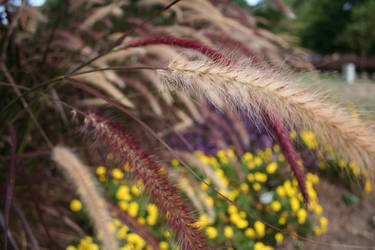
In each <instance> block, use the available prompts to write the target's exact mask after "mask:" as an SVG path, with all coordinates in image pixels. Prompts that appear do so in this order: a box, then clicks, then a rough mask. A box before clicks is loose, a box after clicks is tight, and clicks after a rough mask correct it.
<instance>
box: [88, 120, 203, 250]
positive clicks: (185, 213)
mask: <svg viewBox="0 0 375 250" xmlns="http://www.w3.org/2000/svg"><path fill="white" fill-rule="evenodd" d="M85 126H86V129H87V128H88V127H90V126H92V127H93V128H94V132H95V137H96V138H97V139H98V140H100V142H102V143H104V145H106V146H107V149H108V150H109V151H110V152H112V153H113V154H114V155H115V156H116V157H117V159H118V160H120V161H121V162H122V163H127V164H128V166H129V171H130V173H131V174H132V175H133V176H134V177H135V178H136V179H137V180H142V181H143V183H144V186H145V190H146V191H147V192H148V193H149V194H150V196H151V198H152V199H154V201H155V203H156V204H157V206H158V207H159V208H160V209H161V210H162V211H163V213H164V215H165V217H166V219H167V223H168V226H169V227H170V228H171V229H172V230H173V231H174V232H175V234H176V237H177V239H178V241H179V244H180V247H181V248H182V249H209V248H208V247H207V245H206V243H205V242H204V237H203V234H202V233H201V232H200V230H199V229H198V228H197V227H195V226H194V225H193V224H194V222H195V220H194V219H193V217H192V211H191V210H190V209H189V208H188V207H187V206H186V205H185V204H184V202H183V200H182V199H181V197H180V195H179V191H178V189H177V188H176V187H175V186H174V185H172V184H171V183H170V182H169V181H168V178H167V175H166V173H165V172H164V171H163V170H162V169H161V168H160V167H159V165H158V164H157V163H156V162H155V161H154V160H153V159H152V157H151V156H150V155H148V154H147V153H145V152H143V151H141V150H140V149H139V147H138V144H137V143H136V142H135V141H134V140H133V138H132V137H131V136H130V135H129V134H127V133H126V132H124V129H122V128H121V127H120V126H118V125H116V124H114V123H111V122H109V121H108V120H107V119H105V118H102V117H100V116H98V115H96V114H94V113H90V114H89V115H88V116H87V117H86V119H85Z"/></svg>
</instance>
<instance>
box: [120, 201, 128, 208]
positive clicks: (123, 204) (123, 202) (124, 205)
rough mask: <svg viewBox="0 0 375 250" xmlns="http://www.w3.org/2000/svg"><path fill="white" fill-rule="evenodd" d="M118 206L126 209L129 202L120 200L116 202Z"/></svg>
mask: <svg viewBox="0 0 375 250" xmlns="http://www.w3.org/2000/svg"><path fill="white" fill-rule="evenodd" d="M118 206H119V207H120V209H121V210H127V209H128V207H129V204H128V203H127V202H126V201H120V202H119V203H118Z"/></svg>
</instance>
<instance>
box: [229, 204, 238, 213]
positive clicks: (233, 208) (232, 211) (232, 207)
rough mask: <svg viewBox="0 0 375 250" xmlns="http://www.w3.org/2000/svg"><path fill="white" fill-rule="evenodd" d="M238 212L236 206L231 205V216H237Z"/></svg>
mask: <svg viewBox="0 0 375 250" xmlns="http://www.w3.org/2000/svg"><path fill="white" fill-rule="evenodd" d="M237 212H238V209H237V207H236V206H235V205H229V207H228V213H229V214H235V213H237Z"/></svg>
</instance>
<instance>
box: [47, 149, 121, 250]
mask: <svg viewBox="0 0 375 250" xmlns="http://www.w3.org/2000/svg"><path fill="white" fill-rule="evenodd" d="M52 159H53V160H54V161H55V162H56V163H57V165H58V166H59V167H60V169H61V170H62V172H63V173H64V175H65V176H66V178H67V179H68V180H69V181H70V182H72V184H73V185H74V186H75V187H76V189H77V190H78V194H79V196H80V198H81V200H82V202H83V204H84V206H85V209H86V211H87V212H88V215H89V217H90V219H91V220H92V221H93V225H94V228H95V230H96V233H97V235H98V236H99V239H101V242H102V248H103V249H105V250H117V249H119V248H118V243H117V240H116V238H115V236H114V234H113V233H112V232H111V231H110V228H109V225H110V223H111V217H110V215H109V213H108V209H107V207H106V202H105V200H104V199H103V197H102V196H101V194H100V192H99V190H98V185H97V184H96V183H95V179H94V177H93V176H92V174H91V173H90V171H89V169H88V167H87V166H85V165H84V164H83V163H82V162H81V161H80V160H79V159H78V158H77V156H75V155H74V153H73V152H72V151H71V150H70V149H68V148H65V147H61V146H56V147H55V148H54V149H53V151H52Z"/></svg>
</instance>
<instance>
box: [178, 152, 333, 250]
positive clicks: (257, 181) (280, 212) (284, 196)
mask: <svg viewBox="0 0 375 250" xmlns="http://www.w3.org/2000/svg"><path fill="white" fill-rule="evenodd" d="M279 152H280V147H279V146H278V145H275V146H274V147H273V148H266V149H265V150H263V151H259V152H258V153H257V154H253V153H251V152H247V153H245V154H244V155H243V156H242V157H241V159H238V158H237V157H236V155H235V154H234V151H233V148H229V149H228V150H220V151H218V152H217V155H216V156H213V155H205V154H204V153H202V152H199V151H196V152H195V153H194V154H195V155H196V156H197V157H198V158H199V159H200V160H201V161H202V162H203V163H205V164H206V165H209V166H211V167H212V168H213V169H214V170H215V171H214V172H215V174H216V176H217V177H218V179H220V180H221V182H222V183H224V184H225V186H226V187H227V188H228V193H224V192H223V194H225V195H227V196H228V197H229V198H230V199H232V200H234V201H236V202H237V201H238V200H240V199H242V197H240V196H243V197H244V196H247V197H248V196H255V197H256V196H262V195H264V194H267V193H268V194H271V199H270V200H269V201H263V203H262V201H258V202H257V203H256V204H255V208H256V209H257V210H258V211H265V212H268V213H275V215H276V216H275V217H277V218H278V220H277V222H276V224H277V223H278V225H277V226H279V227H286V226H287V225H289V224H290V223H297V224H299V225H305V223H306V221H307V218H308V215H309V212H314V213H315V214H316V216H320V215H321V214H322V212H323V209H322V207H321V206H320V205H319V203H318V197H317V193H316V191H315V190H314V185H317V184H318V183H319V177H318V176H317V175H314V174H311V173H309V174H308V175H307V180H306V183H307V191H308V193H309V195H310V196H311V206H310V207H309V211H307V210H306V209H305V208H304V207H303V198H302V195H301V193H300V191H299V189H298V185H297V181H296V180H295V179H294V178H292V179H290V180H288V179H287V180H284V181H283V182H281V183H280V185H278V186H276V187H274V188H272V189H273V190H275V191H272V189H270V188H269V187H268V186H267V182H268V181H275V179H276V181H277V178H278V175H277V171H278V169H279V165H280V164H282V165H285V157H284V156H283V155H282V154H280V153H279ZM275 157H276V161H273V159H275ZM233 160H235V161H238V162H239V163H240V164H242V165H244V166H246V169H247V170H245V173H247V175H246V180H247V182H246V183H241V184H239V185H238V183H231V182H230V180H229V179H228V177H227V176H226V173H228V171H232V172H233V170H232V166H231V161H233ZM172 165H173V166H178V165H179V162H178V161H177V160H176V159H174V160H173V161H172ZM226 166H227V167H226ZM197 171H199V169H197ZM206 181H207V182H208V183H211V181H212V180H210V179H206ZM233 181H236V180H233ZM201 187H202V189H203V190H205V191H207V192H209V190H208V189H207V186H206V185H202V186H201ZM212 195H214V194H212ZM214 197H215V196H214ZM210 198H212V197H210ZM219 200H220V199H219ZM214 201H215V209H216V210H220V209H221V206H223V205H224V207H226V213H223V212H221V213H218V218H217V219H216V220H215V221H211V222H210V221H209V217H208V215H207V214H206V213H203V214H201V215H200V217H199V219H198V221H197V223H196V225H197V226H199V227H201V228H202V229H203V230H204V231H205V233H206V235H207V237H208V238H209V239H212V240H215V242H216V241H217V240H218V239H220V238H221V237H222V238H225V239H227V240H230V239H232V238H234V236H235V235H237V236H238V235H244V236H245V237H247V238H248V239H249V238H250V239H251V240H253V241H255V242H254V246H253V248H254V249H259V250H267V249H268V250H269V249H273V247H272V246H270V245H267V243H266V242H268V243H269V240H268V241H267V240H265V239H266V235H267V234H271V235H272V236H273V239H274V242H275V243H276V244H280V243H281V242H282V241H283V240H284V236H283V234H282V233H280V232H273V231H272V230H267V228H266V226H265V224H263V223H262V222H261V221H258V220H257V221H253V219H251V218H248V217H247V215H246V213H244V212H242V211H239V210H238V209H237V207H236V206H234V205H229V204H227V203H220V202H218V201H217V200H214V199H212V203H214ZM318 220H319V221H320V222H323V223H320V226H318V225H317V226H315V227H314V231H315V233H316V234H321V233H323V232H325V230H326V226H327V219H326V218H325V217H320V219H318ZM271 224H272V223H271ZM295 228H297V226H295ZM317 229H319V231H318V230H317ZM263 239H264V240H265V241H262V240H263ZM267 239H269V237H267Z"/></svg>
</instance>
